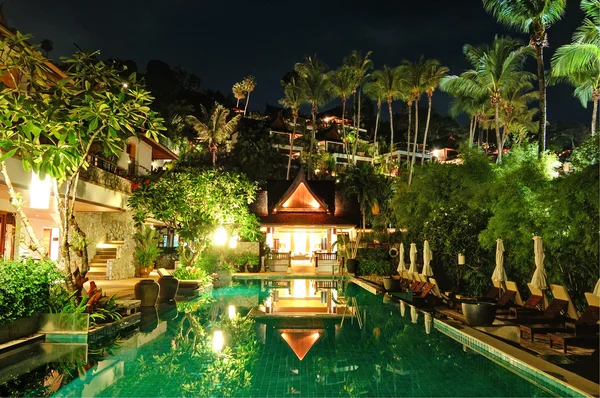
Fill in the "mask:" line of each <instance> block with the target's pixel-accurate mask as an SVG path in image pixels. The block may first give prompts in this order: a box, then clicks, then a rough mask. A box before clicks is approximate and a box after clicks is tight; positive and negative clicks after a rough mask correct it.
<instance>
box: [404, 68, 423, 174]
mask: <svg viewBox="0 0 600 398" xmlns="http://www.w3.org/2000/svg"><path fill="white" fill-rule="evenodd" d="M400 68H401V70H402V80H403V82H404V83H405V85H406V86H407V88H408V89H409V90H410V95H411V100H412V101H413V103H414V104H415V137H414V143H413V151H412V160H411V161H410V173H409V176H408V184H409V185H410V183H411V182H412V170H413V167H414V164H415V159H416V153H417V139H418V136H419V100H420V99H421V95H422V94H423V91H424V90H425V85H424V84H425V68H426V62H425V59H424V58H423V57H421V58H420V59H419V61H418V62H410V61H402V65H401V66H400ZM409 145H410V139H409Z"/></svg>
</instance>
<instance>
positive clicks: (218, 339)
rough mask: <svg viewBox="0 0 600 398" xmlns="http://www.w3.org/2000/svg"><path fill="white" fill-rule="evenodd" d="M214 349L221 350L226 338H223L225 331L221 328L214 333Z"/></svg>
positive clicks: (215, 350)
mask: <svg viewBox="0 0 600 398" xmlns="http://www.w3.org/2000/svg"><path fill="white" fill-rule="evenodd" d="M212 343H213V351H214V352H221V350H222V349H223V344H224V343H225V340H224V339H223V332H222V331H221V330H215V331H214V333H213V341H212Z"/></svg>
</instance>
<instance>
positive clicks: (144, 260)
mask: <svg viewBox="0 0 600 398" xmlns="http://www.w3.org/2000/svg"><path fill="white" fill-rule="evenodd" d="M159 239H160V238H159V236H158V232H157V231H156V230H155V229H154V228H152V227H150V226H148V225H144V226H143V227H142V229H141V230H139V231H138V232H136V234H135V240H136V242H137V246H136V248H135V256H136V258H137V263H138V267H139V271H140V277H141V278H147V277H148V275H150V272H151V271H152V269H153V267H154V261H156V259H157V258H158V256H159V255H160V248H159V247H158V242H159Z"/></svg>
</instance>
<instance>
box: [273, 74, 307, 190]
mask: <svg viewBox="0 0 600 398" xmlns="http://www.w3.org/2000/svg"><path fill="white" fill-rule="evenodd" d="M281 86H282V87H283V93H284V95H285V96H284V97H283V98H282V99H280V100H279V104H280V105H282V106H283V107H285V108H288V109H290V110H291V111H292V118H293V119H294V129H293V131H292V136H291V138H290V156H289V159H288V166H287V174H286V179H287V180H289V179H290V168H291V166H292V154H293V149H294V139H295V138H296V124H297V122H298V114H299V112H300V106H301V105H302V104H303V103H304V102H305V101H304V97H303V96H302V88H301V87H300V85H299V84H298V80H297V78H296V76H291V77H290V78H289V80H287V81H284V80H282V81H281Z"/></svg>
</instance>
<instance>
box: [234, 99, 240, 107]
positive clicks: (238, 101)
mask: <svg viewBox="0 0 600 398" xmlns="http://www.w3.org/2000/svg"><path fill="white" fill-rule="evenodd" d="M235 107H236V108H238V109H239V107H240V99H239V98H237V104H235Z"/></svg>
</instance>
